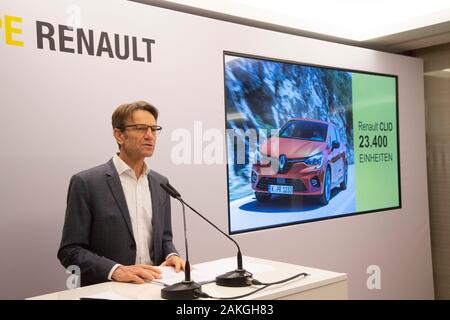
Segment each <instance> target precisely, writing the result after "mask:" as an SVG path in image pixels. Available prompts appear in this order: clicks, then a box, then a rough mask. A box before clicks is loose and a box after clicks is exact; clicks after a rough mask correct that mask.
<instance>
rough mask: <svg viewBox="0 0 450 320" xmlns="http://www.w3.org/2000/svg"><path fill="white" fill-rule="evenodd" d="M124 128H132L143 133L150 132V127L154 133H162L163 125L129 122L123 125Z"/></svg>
mask: <svg viewBox="0 0 450 320" xmlns="http://www.w3.org/2000/svg"><path fill="white" fill-rule="evenodd" d="M123 128H124V129H126V128H132V129H133V130H135V131H137V132H139V133H141V134H146V133H147V132H148V129H150V130H152V134H155V133H156V134H160V133H161V130H162V127H161V126H158V125H153V126H149V125H146V124H129V125H126V126H124V127H123Z"/></svg>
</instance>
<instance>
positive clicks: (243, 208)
mask: <svg viewBox="0 0 450 320" xmlns="http://www.w3.org/2000/svg"><path fill="white" fill-rule="evenodd" d="M224 90H225V124H226V148H227V184H228V221H229V232H230V233H231V234H233V233H241V232H248V231H252V230H258V229H265V228H274V227H280V226H285V225H290V224H297V223H304V222H312V221H317V220H323V219H331V218H337V217H343V216H349V215H354V214H367V213H370V212H376V211H382V210H389V209H396V208H400V207H401V193H400V179H399V163H400V162H399V142H398V141H399V139H398V99H397V77H396V76H394V75H386V74H375V73H367V72H360V71H353V70H343V69H337V68H332V67H329V66H317V65H307V64H303V63H298V62H292V61H281V60H277V59H272V58H265V57H257V56H250V55H244V54H239V53H232V52H224Z"/></svg>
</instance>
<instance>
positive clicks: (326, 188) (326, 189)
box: [319, 168, 331, 206]
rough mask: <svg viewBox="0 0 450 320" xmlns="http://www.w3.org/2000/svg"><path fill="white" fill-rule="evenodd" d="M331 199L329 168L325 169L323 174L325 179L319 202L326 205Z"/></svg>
mask: <svg viewBox="0 0 450 320" xmlns="http://www.w3.org/2000/svg"><path fill="white" fill-rule="evenodd" d="M330 197H331V171H330V168H327V171H326V172H325V177H324V179H323V193H322V195H321V196H320V197H319V202H320V204H322V205H324V206H325V205H327V204H328V202H330Z"/></svg>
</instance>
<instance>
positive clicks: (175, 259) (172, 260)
mask: <svg viewBox="0 0 450 320" xmlns="http://www.w3.org/2000/svg"><path fill="white" fill-rule="evenodd" d="M184 265H185V262H184V260H183V259H181V258H180V257H179V256H177V255H173V256H170V257H169V258H168V259H167V260H166V261H164V262H163V263H161V266H173V267H175V271H176V272H180V271H181V270H184Z"/></svg>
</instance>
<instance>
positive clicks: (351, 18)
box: [130, 0, 450, 52]
mask: <svg viewBox="0 0 450 320" xmlns="http://www.w3.org/2000/svg"><path fill="white" fill-rule="evenodd" d="M130 1H134V2H140V3H145V4H149V5H153V6H157V7H162V8H167V9H172V10H177V11H181V12H186V13H191V14H196V15H200V16H204V17H209V18H214V19H219V20H224V21H229V22H235V23H240V24H244V25H249V26H254V27H259V28H263V29H269V30H274V31H280V32H285V33H290V34H295V35H300V36H305V37H311V38H315V39H321V40H327V41H333V42H337V43H343V44H349V45H354V46H359V47H364V48H370V49H376V50H382V51H387V52H404V51H410V50H416V49H420V48H424V47H430V46H434V45H439V44H443V43H449V42H450V1H449V0H426V1H424V0H377V1H375V0H339V1H337V0H314V1H311V0H309V1H307V0H276V1H275V0H171V1H167V0H130Z"/></svg>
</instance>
